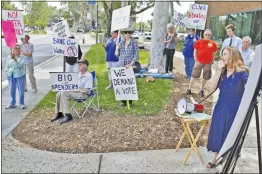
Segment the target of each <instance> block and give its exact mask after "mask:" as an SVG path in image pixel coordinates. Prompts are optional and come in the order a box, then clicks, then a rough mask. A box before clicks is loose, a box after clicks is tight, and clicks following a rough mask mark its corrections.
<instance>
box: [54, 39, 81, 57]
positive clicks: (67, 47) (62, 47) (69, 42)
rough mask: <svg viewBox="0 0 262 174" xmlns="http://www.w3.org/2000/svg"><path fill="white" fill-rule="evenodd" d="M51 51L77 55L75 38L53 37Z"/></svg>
mask: <svg viewBox="0 0 262 174" xmlns="http://www.w3.org/2000/svg"><path fill="white" fill-rule="evenodd" d="M53 53H54V54H59V55H64V56H69V57H78V44H77V41H76V39H69V38H61V37H53Z"/></svg>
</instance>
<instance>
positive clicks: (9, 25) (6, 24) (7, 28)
mask: <svg viewBox="0 0 262 174" xmlns="http://www.w3.org/2000/svg"><path fill="white" fill-rule="evenodd" d="M2 30H3V33H4V38H5V43H6V45H7V47H9V48H14V47H15V45H16V33H15V27H14V23H13V22H12V21H2Z"/></svg>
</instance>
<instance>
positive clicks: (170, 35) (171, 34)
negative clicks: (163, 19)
mask: <svg viewBox="0 0 262 174" xmlns="http://www.w3.org/2000/svg"><path fill="white" fill-rule="evenodd" d="M176 37H177V33H176V32H175V28H174V25H173V24H172V23H170V24H168V25H167V33H166V35H165V40H164V43H165V54H166V67H165V70H166V73H172V71H173V57H174V54H175V48H176V45H175V41H176V39H177V38H176Z"/></svg>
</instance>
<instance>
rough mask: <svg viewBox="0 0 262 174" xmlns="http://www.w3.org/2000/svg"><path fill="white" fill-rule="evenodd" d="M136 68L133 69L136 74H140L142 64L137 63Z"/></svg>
mask: <svg viewBox="0 0 262 174" xmlns="http://www.w3.org/2000/svg"><path fill="white" fill-rule="evenodd" d="M135 66H136V67H135V68H133V70H134V73H140V71H141V64H140V63H139V62H135Z"/></svg>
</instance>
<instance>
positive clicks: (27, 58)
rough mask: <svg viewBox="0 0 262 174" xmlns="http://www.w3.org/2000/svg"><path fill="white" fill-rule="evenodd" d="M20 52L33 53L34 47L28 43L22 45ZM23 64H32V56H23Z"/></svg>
mask: <svg viewBox="0 0 262 174" xmlns="http://www.w3.org/2000/svg"><path fill="white" fill-rule="evenodd" d="M21 52H31V53H33V52H34V45H33V44H31V43H30V42H28V43H27V44H22V46H21ZM24 57H25V64H29V63H33V56H24Z"/></svg>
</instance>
